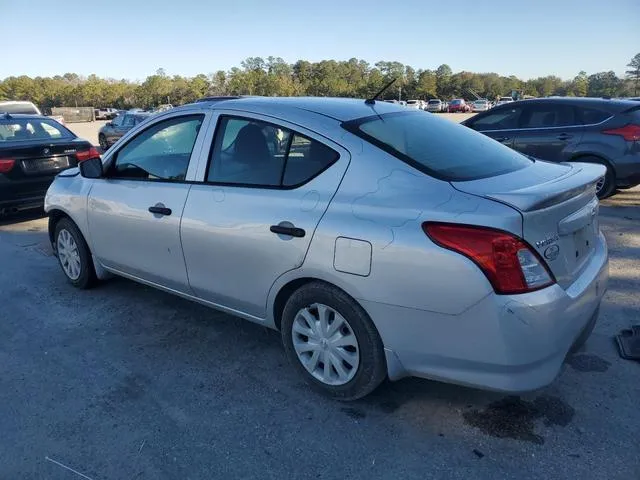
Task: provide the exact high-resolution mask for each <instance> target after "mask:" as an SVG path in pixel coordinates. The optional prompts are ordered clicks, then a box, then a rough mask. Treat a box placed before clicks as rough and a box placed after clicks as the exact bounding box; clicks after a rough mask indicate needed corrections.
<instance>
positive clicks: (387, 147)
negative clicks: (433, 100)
mask: <svg viewBox="0 0 640 480" xmlns="http://www.w3.org/2000/svg"><path fill="white" fill-rule="evenodd" d="M342 126H343V127H344V128H346V129H347V130H349V131H350V132H352V133H354V134H356V135H358V136H359V137H361V138H363V139H365V140H367V141H368V142H370V143H372V144H373V145H376V146H377V147H379V148H381V149H382V150H384V151H386V152H388V153H390V154H392V155H394V156H395V157H397V158H399V159H400V160H402V161H404V162H406V163H408V164H409V165H411V166H413V167H415V168H417V169H418V170H421V171H423V172H425V173H427V174H429V175H431V176H433V177H436V178H439V179H441V180H446V181H466V180H476V179H478V178H485V177H493V176H496V175H502V174H505V173H509V172H513V171H516V170H520V169H522V168H525V167H527V166H529V165H531V163H532V162H531V160H529V159H528V158H527V157H525V156H524V155H522V154H520V153H517V152H515V151H514V150H511V149H510V148H508V147H505V146H504V145H502V144H501V143H499V142H496V141H495V140H493V139H491V138H489V137H487V136H485V135H482V134H481V133H477V132H474V131H473V130H471V129H469V128H467V127H464V126H462V125H459V124H457V123H455V122H452V121H451V120H445V119H441V118H438V117H437V116H434V115H425V114H423V113H421V112H394V113H387V114H384V115H376V116H371V117H365V118H360V119H357V120H352V121H350V122H345V123H343V124H342Z"/></svg>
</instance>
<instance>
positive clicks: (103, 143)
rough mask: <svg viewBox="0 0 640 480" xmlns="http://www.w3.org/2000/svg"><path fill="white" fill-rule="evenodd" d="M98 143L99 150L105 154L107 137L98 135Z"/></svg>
mask: <svg viewBox="0 0 640 480" xmlns="http://www.w3.org/2000/svg"><path fill="white" fill-rule="evenodd" d="M98 143H99V144H100V148H101V149H102V151H103V152H105V151H106V150H107V149H108V148H109V145H108V144H107V137H105V136H104V135H103V134H102V133H101V134H100V135H98Z"/></svg>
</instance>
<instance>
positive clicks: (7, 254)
mask: <svg viewBox="0 0 640 480" xmlns="http://www.w3.org/2000/svg"><path fill="white" fill-rule="evenodd" d="M46 228H47V223H46V219H43V218H38V217H37V216H36V217H31V218H28V217H20V218H13V219H8V220H6V219H5V220H3V222H2V223H1V224H0V292H2V297H1V298H2V301H1V303H0V432H2V440H1V443H0V479H31V478H34V479H35V478H37V479H42V478H46V479H51V480H63V479H74V478H85V479H86V478H89V479H93V480H106V479H114V480H115V479H125V478H130V479H212V478H305V479H306V478H311V479H318V478H325V479H329V478H341V479H342V478H371V479H374V478H391V479H410V478H416V479H418V478H419V479H429V478H443V479H466V480H469V479H519V480H520V479H536V480H538V479H541V478H542V479H551V478H572V479H575V478H580V479H604V478H606V479H610V480H615V479H620V480H622V479H625V480H627V479H637V478H640V456H639V455H638V451H639V450H638V445H639V444H638V425H640V408H639V405H640V381H639V379H640V363H635V362H632V361H628V360H623V359H621V358H620V357H619V356H618V354H617V350H616V347H615V346H614V343H613V340H612V337H613V335H615V334H617V333H618V332H619V331H620V330H621V329H622V328H627V327H629V326H630V325H631V324H633V323H639V322H640V315H639V314H638V312H639V311H640V310H639V307H640V295H639V294H638V292H639V291H640V188H636V189H633V190H626V191H622V192H620V193H619V194H618V195H616V196H615V197H613V198H612V199H609V200H607V201H605V202H603V206H602V208H601V228H602V230H603V231H604V233H605V235H606V236H607V239H608V243H609V247H610V254H611V283H610V287H609V291H608V292H607V294H606V296H605V299H604V303H603V305H602V308H601V313H600V319H599V322H598V324H597V325H596V329H595V332H594V334H593V335H592V337H591V338H590V340H589V341H588V342H587V344H586V346H585V347H584V349H583V350H582V351H581V352H579V353H578V354H577V355H574V356H573V357H571V358H569V359H568V362H567V364H566V365H565V367H564V369H563V372H562V373H561V375H560V377H559V378H558V379H557V380H556V381H555V382H554V383H553V384H552V385H551V386H549V387H547V388H545V389H542V390H540V391H537V392H532V393H529V394H526V395H522V396H520V397H506V396H504V395H501V394H497V393H488V392H482V391H478V390H473V389H468V388H463V387H457V386H452V385H445V384H442V383H438V382H431V381H426V380H419V379H406V380H402V381H400V382H397V383H386V384H384V385H383V386H382V387H381V388H380V389H379V390H377V391H376V392H375V393H374V394H373V395H371V396H370V397H368V398H366V399H364V400H361V401H358V402H354V403H349V404H344V403H338V402H335V401H331V400H328V399H326V398H324V397H322V396H320V395H318V394H316V393H314V392H313V391H312V390H310V389H309V388H307V387H306V386H305V384H304V383H303V382H302V380H301V379H300V378H299V377H298V376H297V375H296V373H295V372H294V369H293V368H291V367H290V366H289V365H288V364H287V361H286V359H285V356H284V353H283V351H282V348H281V344H280V338H279V334H278V333H277V332H273V331H269V330H266V329H264V328H262V327H260V326H258V325H254V324H251V323H248V322H246V321H243V320H240V319H236V318H233V317H230V316H228V315H225V314H222V313H219V312H216V311H214V310H210V309H207V308H205V307H203V306H200V305H196V304H193V303H190V302H187V301H185V300H182V299H179V298H177V297H174V296H172V295H169V294H166V293H162V292H158V291H155V290H153V289H151V288H148V287H145V286H141V285H138V284H136V283H133V282H130V281H127V280H123V279H113V280H110V281H107V282H104V283H102V284H101V285H99V286H98V287H97V288H95V289H93V290H89V291H78V290H75V289H74V288H73V287H72V286H71V285H69V284H68V283H67V282H66V281H65V279H64V277H63V274H62V272H61V271H60V269H59V267H58V265H57V263H56V262H57V261H56V259H55V257H53V256H52V251H51V248H50V245H49V244H48V239H47V233H46ZM69 469H73V470H75V472H77V473H74V471H71V470H69ZM80 474H82V475H83V477H82V476H80Z"/></svg>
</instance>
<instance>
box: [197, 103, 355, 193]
mask: <svg viewBox="0 0 640 480" xmlns="http://www.w3.org/2000/svg"><path fill="white" fill-rule="evenodd" d="M215 113H216V117H215V119H212V124H213V128H212V130H213V132H212V135H211V136H207V137H208V138H209V151H208V152H207V155H206V156H205V155H204V153H205V152H204V151H203V155H202V158H203V159H206V165H205V168H204V169H200V171H199V175H198V178H201V180H198V181H197V183H202V184H205V185H213V186H221V187H237V188H262V189H267V190H294V189H296V188H300V187H301V186H303V185H306V184H307V183H309V182H311V181H313V180H314V179H315V178H317V177H318V176H320V175H322V174H323V173H324V172H325V171H326V170H327V169H329V168H331V167H332V166H333V165H335V164H336V163H337V162H339V161H340V159H341V158H342V156H343V154H342V153H341V152H340V151H339V150H338V149H336V148H335V147H334V146H332V145H330V144H328V143H327V141H322V140H318V139H317V138H315V137H317V136H319V135H317V134H316V135H309V134H308V133H303V131H304V130H306V129H304V128H303V127H302V129H301V128H300V127H299V126H296V125H295V124H290V122H286V121H282V120H279V119H277V118H274V117H268V116H266V115H265V116H263V115H259V114H253V113H251V112H241V111H232V110H230V111H226V110H222V111H217V112H215ZM225 119H236V120H244V121H255V122H261V123H264V124H267V125H271V126H274V127H277V128H281V129H284V130H287V131H289V132H290V135H289V139H288V142H287V152H286V155H285V162H284V166H283V169H282V172H281V180H280V185H260V184H251V183H233V182H219V181H210V180H208V177H209V172H210V170H211V167H212V163H213V161H214V158H213V154H214V150H215V145H216V142H217V137H218V135H220V134H221V130H220V126H221V125H222V122H223V121H224V120H225ZM301 130H302V131H301ZM296 135H298V136H301V137H304V138H306V139H308V140H310V141H314V142H318V143H321V144H322V145H324V146H325V147H327V148H329V149H331V150H333V151H334V152H335V153H336V159H335V160H334V161H333V162H332V163H330V164H328V165H327V166H326V167H325V168H323V169H322V170H320V171H319V172H317V173H316V174H315V175H313V176H312V177H310V178H308V179H306V180H305V181H304V182H301V183H298V184H295V185H282V183H283V180H284V176H285V173H286V164H287V160H288V157H289V151H290V149H291V143H292V141H293V137H295V136H296ZM202 170H204V171H202Z"/></svg>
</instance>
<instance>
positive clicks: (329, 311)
mask: <svg viewBox="0 0 640 480" xmlns="http://www.w3.org/2000/svg"><path fill="white" fill-rule="evenodd" d="M372 111H373V112H375V114H372ZM275 139H279V141H275ZM122 140H123V141H121V142H118V143H117V144H116V145H115V146H114V148H113V149H112V150H111V151H109V152H108V153H107V154H106V155H105V158H104V163H103V162H101V161H100V160H98V159H94V160H89V161H88V162H82V163H81V164H80V169H79V171H78V170H70V171H68V172H63V173H62V174H61V175H60V176H58V177H57V179H56V180H55V181H54V183H53V184H52V186H51V188H50V189H49V191H48V193H47V200H46V210H47V212H48V213H49V214H50V223H49V231H50V238H51V241H52V244H53V245H54V248H55V250H56V252H57V256H58V260H59V262H60V265H61V267H62V270H63V272H64V274H65V275H66V276H67V278H68V280H69V281H70V282H71V283H72V284H73V285H75V286H77V287H79V288H86V287H89V286H90V285H91V284H92V282H94V281H95V279H96V277H98V276H103V274H105V273H106V272H112V273H116V274H119V275H123V276H125V277H128V278H130V279H133V280H137V281H139V282H142V283H145V284H148V285H153V286H155V287H159V288H162V289H164V290H166V291H170V292H172V293H174V294H178V295H180V296H182V297H185V298H188V299H191V300H195V301H198V302H200V303H203V304H206V305H209V306H212V307H215V308H219V309H222V310H225V311H227V312H231V313H234V314H235V315H239V316H241V317H243V318H246V319H248V320H252V321H254V322H257V323H259V324H261V325H264V326H267V327H271V328H276V329H279V330H280V332H281V336H282V341H283V345H284V348H285V352H286V354H287V356H288V357H289V359H290V361H291V362H292V364H293V365H294V368H296V369H297V370H298V371H299V372H300V373H301V375H303V376H304V378H305V379H306V380H307V381H308V382H309V383H310V384H311V385H313V386H314V387H316V388H318V389H320V390H322V391H323V392H325V393H327V394H329V395H331V396H333V397H336V398H340V399H355V398H359V397H362V396H364V395H366V394H368V393H369V392H371V391H372V390H373V389H374V388H376V386H377V385H379V384H380V382H381V381H382V380H383V379H384V378H385V377H387V376H389V377H390V378H391V379H398V378H401V377H402V376H405V375H416V376H422V377H425V378H437V379H439V380H446V381H450V382H457V383H462V384H466V385H474V386H479V387H483V388H492V389H497V390H505V391H523V390H531V389H536V388H539V387H541V386H543V385H546V384H548V383H549V382H551V381H552V380H553V379H554V377H555V376H556V375H557V374H558V372H559V370H560V368H561V366H562V364H563V362H564V359H565V357H566V355H567V352H568V351H569V350H570V349H571V348H576V347H577V346H580V345H581V344H582V343H583V342H584V341H585V340H586V338H587V337H588V336H589V333H590V331H591V329H592V328H593V324H594V323H595V320H596V318H597V312H598V307H599V304H600V301H601V298H602V296H603V294H604V291H605V290H606V287H607V279H608V270H607V249H606V244H605V242H604V237H603V236H602V234H601V233H600V232H599V229H598V224H597V208H598V201H597V199H596V197H595V183H596V181H597V179H598V178H599V177H600V176H601V175H603V173H604V170H605V169H604V168H603V167H602V166H600V165H589V164H562V165H560V164H553V163H549V162H540V161H537V162H534V161H532V160H531V159H529V158H527V157H526V156H524V155H520V154H519V153H517V152H514V151H512V150H510V149H508V148H505V147H503V146H502V145H500V144H499V143H497V142H494V141H492V140H491V139H489V138H487V137H485V136H483V135H480V134H477V133H475V132H473V131H471V130H469V129H467V128H465V127H463V126H460V125H458V124H457V123H455V122H451V121H448V120H446V119H443V118H439V116H437V115H424V114H423V113H422V112H416V111H413V110H409V109H406V108H402V107H399V106H397V105H393V104H389V103H386V102H382V101H375V100H374V103H372V102H371V101H369V102H366V103H365V101H363V100H357V99H330V98H269V97H264V98H242V99H236V100H225V101H221V102H220V101H219V102H212V103H198V104H192V105H187V106H184V107H180V108H176V109H173V110H171V111H169V112H165V113H162V114H158V115H155V116H153V117H151V118H149V119H148V120H147V121H145V122H144V123H143V124H141V125H139V126H138V127H137V128H136V129H134V130H133V131H131V132H129V133H128V134H127V136H126V137H124V138H123V139H122ZM285 159H286V160H285ZM89 185H90V188H89ZM577 192H580V193H577ZM594 212H595V214H596V215H594ZM398 226H401V228H397V227H398ZM549 232H558V235H556V236H552V237H549ZM93 259H95V263H94V260H93ZM461 327H463V328H461ZM479 339H480V340H479ZM238 355H240V356H241V355H242V352H238Z"/></svg>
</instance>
